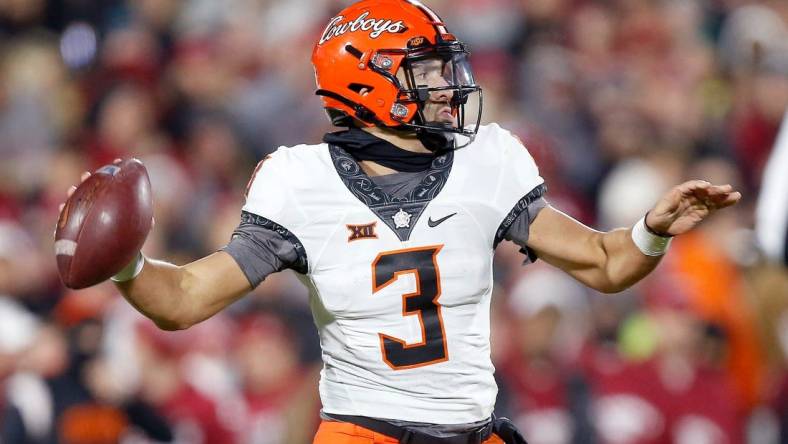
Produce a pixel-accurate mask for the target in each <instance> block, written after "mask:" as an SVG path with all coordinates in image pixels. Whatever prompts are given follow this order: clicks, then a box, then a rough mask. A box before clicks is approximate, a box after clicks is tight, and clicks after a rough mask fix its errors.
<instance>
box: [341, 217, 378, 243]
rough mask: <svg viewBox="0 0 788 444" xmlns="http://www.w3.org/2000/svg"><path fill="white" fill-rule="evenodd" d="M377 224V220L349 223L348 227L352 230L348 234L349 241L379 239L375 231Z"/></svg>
mask: <svg viewBox="0 0 788 444" xmlns="http://www.w3.org/2000/svg"><path fill="white" fill-rule="evenodd" d="M377 224H378V223H377V222H372V223H371V224H366V225H350V224H347V225H346V227H347V229H348V230H350V236H348V238H347V241H348V242H353V241H356V240H359V239H377V238H378V235H377V233H375V226H376V225H377Z"/></svg>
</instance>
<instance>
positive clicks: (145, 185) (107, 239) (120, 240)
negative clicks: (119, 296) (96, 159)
mask: <svg viewBox="0 0 788 444" xmlns="http://www.w3.org/2000/svg"><path fill="white" fill-rule="evenodd" d="M81 179H82V181H81V183H80V184H79V185H78V186H72V187H70V188H69V190H68V199H67V200H66V202H65V203H64V204H63V205H61V206H60V216H59V218H58V222H57V228H56V229H55V256H56V258H57V264H58V271H59V272H60V277H61V279H62V281H63V283H64V284H65V285H66V286H67V287H69V288H74V289H79V288H85V287H89V286H91V285H95V284H98V283H99V282H102V281H104V280H106V279H109V278H110V277H111V276H113V275H115V274H117V273H118V272H119V271H121V270H122V269H124V267H126V265H128V264H130V263H131V262H132V260H134V259H135V258H137V257H138V254H139V251H140V248H142V244H143V243H144V242H145V239H146V238H147V236H148V232H149V231H150V229H151V227H152V226H153V201H152V197H151V189H150V180H149V179H148V173H147V171H146V170H145V167H144V166H143V165H142V162H140V161H139V160H137V159H127V160H120V159H116V160H115V162H113V163H112V164H110V165H105V166H103V167H101V168H99V169H98V170H96V171H95V172H94V173H93V174H91V173H87V172H86V173H84V174H83V175H82V178H81Z"/></svg>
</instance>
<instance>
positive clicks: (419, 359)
mask: <svg viewBox="0 0 788 444" xmlns="http://www.w3.org/2000/svg"><path fill="white" fill-rule="evenodd" d="M441 248H443V245H433V246H429V247H419V248H408V249H405V250H394V251H386V252H383V253H380V254H379V255H378V257H377V258H375V260H374V261H373V262H372V292H373V293H377V292H378V291H380V290H381V289H383V288H384V287H386V286H388V285H389V284H391V283H393V282H394V281H396V280H397V279H399V277H400V276H401V275H403V274H413V275H414V277H415V279H416V291H415V292H413V293H407V294H403V295H402V315H403V316H408V315H414V314H415V315H417V316H418V317H419V323H420V324H421V334H422V336H421V337H422V340H421V342H418V343H415V344H407V343H406V342H405V341H403V340H401V339H398V338H395V337H392V336H388V335H385V334H383V333H378V335H379V336H380V347H381V351H382V352H383V360H384V361H385V362H386V364H388V365H389V367H391V368H392V369H394V370H403V369H407V368H415V367H422V366H425V365H430V364H437V363H438V362H443V361H446V360H448V359H449V353H448V349H447V348H446V333H445V332H444V330H443V319H442V318H441V306H440V304H439V303H438V298H439V297H440V295H441V284H440V271H439V270H438V262H437V256H438V252H440V251H441Z"/></svg>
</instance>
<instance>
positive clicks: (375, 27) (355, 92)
mask: <svg viewBox="0 0 788 444" xmlns="http://www.w3.org/2000/svg"><path fill="white" fill-rule="evenodd" d="M468 55H469V51H468V49H467V47H466V46H465V44H463V43H462V42H460V41H459V40H457V39H456V38H455V37H454V35H452V34H450V33H449V32H448V31H447V30H446V26H445V25H444V24H443V22H442V20H441V19H440V17H438V16H437V15H436V14H435V13H434V12H433V11H432V10H431V9H429V8H428V7H426V6H424V5H423V4H421V3H420V2H419V1H417V0H362V1H359V2H357V3H355V4H353V5H351V6H350V7H348V8H346V9H345V10H343V11H342V12H340V13H339V14H337V15H336V16H335V17H333V18H332V19H331V20H330V21H329V23H328V26H326V28H325V30H324V31H323V34H322V35H321V36H320V39H319V40H318V42H317V44H315V48H314V50H313V52H312V64H313V65H314V68H315V80H316V82H317V88H318V89H317V91H316V94H317V95H319V96H321V97H322V100H323V105H324V107H325V109H326V112H327V113H328V116H329V119H331V122H332V123H333V124H334V125H337V126H351V125H353V122H352V119H356V120H357V121H358V122H361V124H363V125H364V126H384V127H390V128H396V129H404V130H411V131H416V132H420V131H432V132H454V133H460V134H464V135H466V136H469V137H473V136H474V135H475V134H476V131H477V130H478V127H479V122H480V120H481V109H482V98H481V88H480V87H479V86H478V85H477V84H476V83H475V81H474V78H473V74H472V72H471V68H470V64H469V63H468ZM427 60H432V61H435V60H439V61H440V63H439V64H438V68H437V69H439V70H440V73H439V75H438V77H439V79H440V78H441V77H442V80H439V81H438V82H434V81H433V82H432V84H425V83H427V82H425V81H423V79H420V78H416V77H415V76H414V70H413V68H414V66H417V65H418V64H419V63H423V62H424V61H427ZM400 68H402V71H401V72H400V75H399V76H398V72H399V70H400ZM403 80H404V81H403ZM420 80H421V81H420ZM441 93H442V94H443V95H444V96H446V97H450V99H448V103H447V105H450V107H451V116H450V117H452V118H450V119H449V120H452V123H446V122H428V121H426V120H425V116H424V112H423V111H424V105H425V103H426V102H427V101H428V100H429V99H430V97H431V94H441ZM472 94H477V95H478V97H477V98H476V99H475V100H474V103H476V104H478V110H477V116H476V119H475V122H472V123H473V124H472V125H468V126H466V122H465V120H466V112H465V105H466V104H467V103H468V99H469V97H470V96H471V95H472Z"/></svg>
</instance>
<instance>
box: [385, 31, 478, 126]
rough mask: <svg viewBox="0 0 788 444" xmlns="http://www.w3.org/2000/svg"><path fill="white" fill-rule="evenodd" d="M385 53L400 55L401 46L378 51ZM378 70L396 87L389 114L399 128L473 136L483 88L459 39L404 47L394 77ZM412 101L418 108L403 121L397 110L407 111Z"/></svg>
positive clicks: (403, 112)
mask: <svg viewBox="0 0 788 444" xmlns="http://www.w3.org/2000/svg"><path fill="white" fill-rule="evenodd" d="M387 53H388V54H390V55H392V56H393V55H395V54H397V55H400V56H401V55H402V50H393V51H387V50H381V51H379V52H378V54H379V55H382V56H385V55H386V54H387ZM373 66H374V65H373ZM380 73H381V74H383V75H385V76H386V77H388V78H389V79H390V80H391V81H393V82H394V83H395V85H396V86H397V88H398V89H399V90H398V95H397V101H396V102H395V104H394V106H393V107H392V110H391V115H392V119H393V120H395V121H397V122H400V128H401V129H406V130H412V131H416V133H417V134H423V133H428V134H433V135H441V136H444V137H445V136H448V135H449V134H447V133H456V134H461V135H463V136H466V137H467V138H469V139H470V140H473V137H474V136H475V135H476V132H477V131H478V128H479V124H480V121H481V113H482V91H481V88H480V87H479V85H477V84H476V82H475V80H474V77H473V72H472V71H471V66H470V63H469V60H468V51H467V49H466V48H465V46H464V45H463V44H462V43H460V42H457V41H452V42H439V43H438V44H437V45H431V46H427V47H424V48H417V49H409V50H406V51H405V54H404V57H403V59H402V64H401V65H400V70H399V72H398V75H397V76H396V77H395V76H392V75H391V74H390V73H389V72H385V71H383V72H380ZM413 104H416V105H417V111H416V113H415V115H413V118H411V119H410V121H405V120H404V119H403V118H402V117H400V116H399V115H398V114H399V113H398V112H402V114H407V113H406V112H405V111H406V109H407V108H408V105H413ZM470 140H469V141H470Z"/></svg>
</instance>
